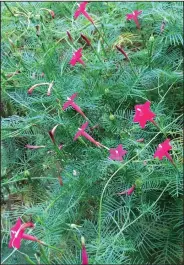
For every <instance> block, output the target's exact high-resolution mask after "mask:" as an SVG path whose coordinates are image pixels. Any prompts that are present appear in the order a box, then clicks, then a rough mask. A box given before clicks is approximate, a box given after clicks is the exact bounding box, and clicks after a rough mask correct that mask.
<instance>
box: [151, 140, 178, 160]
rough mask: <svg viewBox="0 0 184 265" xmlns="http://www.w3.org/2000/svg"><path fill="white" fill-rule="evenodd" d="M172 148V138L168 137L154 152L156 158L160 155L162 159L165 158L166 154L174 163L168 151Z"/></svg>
mask: <svg viewBox="0 0 184 265" xmlns="http://www.w3.org/2000/svg"><path fill="white" fill-rule="evenodd" d="M171 149H172V146H171V145H170V139H166V140H165V141H164V142H163V143H161V144H159V145H158V147H157V150H156V152H155V154H154V158H155V157H158V158H159V159H160V160H162V159H163V157H164V156H166V157H167V158H168V159H169V161H171V163H172V164H173V160H172V157H171V156H170V154H169V153H168V151H169V150H171Z"/></svg>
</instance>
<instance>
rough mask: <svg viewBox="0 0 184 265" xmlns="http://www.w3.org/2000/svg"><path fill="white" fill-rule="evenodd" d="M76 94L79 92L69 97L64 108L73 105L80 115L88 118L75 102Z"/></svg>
mask: <svg viewBox="0 0 184 265" xmlns="http://www.w3.org/2000/svg"><path fill="white" fill-rule="evenodd" d="M76 96H77V93H75V94H73V95H72V96H71V97H70V98H69V97H67V100H68V101H67V102H65V103H64V105H63V108H62V109H63V110H65V109H67V108H68V107H70V106H71V107H72V108H73V109H75V110H76V111H77V112H78V113H80V115H82V116H83V117H84V118H85V119H86V118H87V117H86V116H85V114H84V113H83V112H82V110H81V109H80V107H79V106H78V105H77V104H76V103H75V102H74V99H75V98H76Z"/></svg>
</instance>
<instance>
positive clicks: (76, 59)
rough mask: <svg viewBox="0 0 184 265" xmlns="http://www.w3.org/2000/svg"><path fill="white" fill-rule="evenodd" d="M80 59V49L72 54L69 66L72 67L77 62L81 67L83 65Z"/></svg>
mask: <svg viewBox="0 0 184 265" xmlns="http://www.w3.org/2000/svg"><path fill="white" fill-rule="evenodd" d="M81 57H82V48H80V49H78V50H77V51H76V52H74V53H73V56H72V59H71V60H70V64H71V65H73V66H74V65H76V63H77V62H78V63H80V64H82V65H85V64H84V61H83V60H82V59H81Z"/></svg>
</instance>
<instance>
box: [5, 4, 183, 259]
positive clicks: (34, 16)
mask: <svg viewBox="0 0 184 265" xmlns="http://www.w3.org/2000/svg"><path fill="white" fill-rule="evenodd" d="M41 8H48V9H51V10H53V11H54V13H55V18H54V19H53V18H52V17H51V15H50V14H49V12H48V11H46V10H43V9H41ZM76 8H77V4H76V3H74V2H70V3H69V2H68V3H64V2H63V3H61V2H60V3H58V2H56V3H54V2H53V3H52V2H45V3H44V2H43V3H41V2H39V3H37V2H24V3H11V5H10V3H5V4H4V3H3V4H2V44H1V49H2V102H1V113H2V145H1V153H2V166H1V183H2V184H1V185H2V206H1V209H2V224H1V226H2V250H3V251H2V257H3V258H2V259H5V258H6V257H7V256H8V255H9V254H10V253H11V252H12V250H11V249H8V247H7V245H8V241H9V231H10V228H11V227H12V225H13V224H14V223H15V222H16V220H17V218H18V217H21V218H22V220H23V221H24V222H26V221H28V220H29V219H30V216H32V219H33V221H34V223H36V227H35V229H34V230H32V231H31V234H32V235H35V236H37V237H38V238H39V239H41V240H43V241H44V242H46V243H47V244H48V245H50V246H54V247H57V249H59V251H58V250H56V249H53V248H50V247H43V248H40V246H39V245H38V244H37V243H34V242H31V241H22V245H21V252H22V253H26V254H27V255H28V256H29V259H31V260H32V262H34V264H39V259H40V263H41V264H80V263H81V257H80V253H81V244H80V233H81V234H83V235H84V236H85V239H86V248H87V251H88V255H89V262H90V264H181V263H182V242H183V234H182V227H183V221H182V174H181V172H182V164H183V159H182V128H181V124H182V111H183V102H182V98H183V96H182V82H183V76H182V63H183V61H182V52H183V39H182V38H183V37H182V28H183V25H182V21H183V20H182V11H183V3H180V2H128V3H126V2H94V3H92V2H91V3H89V4H88V6H87V10H88V12H89V14H90V15H91V16H92V18H93V19H94V21H95V25H96V26H95V27H94V25H92V24H91V23H90V22H89V21H88V20H87V19H86V18H85V17H83V16H79V18H78V19H77V20H74V19H73V14H74V11H75V10H76ZM133 10H142V11H143V12H142V14H141V15H140V16H139V22H140V25H141V29H140V30H138V29H137V28H136V25H135V23H134V22H133V21H130V22H128V21H126V14H127V13H131V12H132V11H133ZM163 20H164V21H165V28H164V30H163V32H162V33H161V32H160V28H161V25H162V22H163ZM67 30H68V31H70V33H71V35H72V38H73V42H71V41H70V40H69V39H68V36H67V34H66V32H67ZM81 33H82V34H84V35H85V36H87V37H88V38H89V39H90V40H91V44H92V46H87V45H86V44H85V41H84V40H83V39H82V38H81V37H80V34H81ZM152 36H153V37H154V38H152ZM150 37H151V39H150ZM117 44H118V45H121V46H122V47H123V48H124V50H125V51H126V52H127V54H128V56H129V58H130V61H127V60H125V59H124V56H123V55H122V54H121V53H120V52H119V51H118V50H117V49H116V48H115V45H117ZM80 47H83V60H84V62H85V67H84V66H82V65H80V64H76V65H75V66H74V67H72V66H70V65H69V61H70V59H71V57H72V53H73V52H74V51H75V50H77V49H79V48H80ZM17 71H18V72H17ZM12 73H14V74H12ZM42 73H44V76H43V75H42ZM52 81H53V82H54V85H53V90H52V93H51V96H47V94H46V93H47V86H40V87H38V88H36V89H35V90H34V91H33V93H32V95H28V94H27V91H28V89H29V88H30V87H31V86H33V85H34V84H38V83H42V82H49V83H50V82H52ZM76 92H78V97H77V98H76V103H77V104H78V105H79V106H80V107H81V109H82V110H83V112H84V113H85V115H86V116H87V117H88V118H89V120H90V123H89V125H90V126H89V127H92V126H95V125H96V124H98V127H97V128H95V129H93V130H90V129H88V132H89V134H90V135H91V136H93V138H94V139H96V140H97V141H99V142H101V143H102V144H103V145H105V146H108V147H109V148H114V147H116V146H118V144H123V147H124V148H125V149H126V150H127V151H128V152H127V154H126V156H125V157H124V160H123V161H122V162H118V161H113V160H110V159H108V156H109V153H108V150H106V149H103V148H98V147H96V146H95V145H93V144H92V143H90V142H89V141H87V140H86V139H85V138H82V139H79V140H77V141H75V142H74V141H73V138H74V135H75V133H76V132H77V129H78V128H79V127H80V126H81V125H82V124H83V123H84V121H85V120H84V118H83V117H82V116H80V114H78V113H76V112H75V111H74V110H72V109H68V110H67V111H63V110H62V105H63V103H64V102H66V98H67V97H69V96H71V95H72V94H73V93H76ZM147 100H149V101H151V109H152V111H153V112H154V113H156V118H155V121H156V122H157V124H158V125H159V127H160V128H161V131H159V130H158V128H156V127H155V126H154V125H153V124H152V123H150V122H148V123H147V125H146V127H145V129H141V128H140V126H139V124H137V123H133V115H134V106H135V105H136V104H142V103H144V102H145V101H147ZM56 124H60V126H58V128H57V130H56V134H55V139H56V142H57V144H60V143H63V144H64V146H63V148H62V149H61V150H58V149H57V146H54V145H53V143H52V141H51V139H50V137H49V134H48V131H49V130H51V129H52V128H53V127H54V126H55V125H56ZM166 137H168V138H170V139H171V144H172V151H171V152H170V154H171V156H172V158H173V160H174V162H175V164H176V167H177V168H175V167H174V166H173V165H172V164H171V163H170V161H169V160H167V159H166V158H164V159H163V160H162V161H160V160H158V159H154V158H153V154H154V152H155V150H156V148H157V146H158V144H159V143H161V142H163V141H164V140H165V139H166ZM140 138H144V141H143V142H137V140H138V139H140ZM26 144H30V145H38V146H39V145H44V146H46V147H45V148H42V149H38V150H29V149H26V148H25V145H26ZM58 176H62V180H63V186H60V184H59V182H58ZM134 183H135V184H136V189H135V191H134V193H133V194H132V195H131V196H126V195H124V196H119V195H117V193H118V192H120V191H122V190H125V189H127V188H129V187H131V186H132V185H133V184H134ZM69 224H77V225H80V226H81V227H79V230H80V232H79V231H78V230H76V229H74V228H71V227H70V226H69ZM35 253H36V255H35ZM28 256H25V255H24V254H21V253H20V252H19V251H15V253H14V254H13V255H11V257H10V258H9V259H8V260H7V263H6V262H5V264H30V262H31V261H30V260H28Z"/></svg>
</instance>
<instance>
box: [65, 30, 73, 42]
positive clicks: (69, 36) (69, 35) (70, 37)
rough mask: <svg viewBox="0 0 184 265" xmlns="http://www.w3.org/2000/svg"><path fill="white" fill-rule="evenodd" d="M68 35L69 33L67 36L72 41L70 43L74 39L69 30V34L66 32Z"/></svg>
mask: <svg viewBox="0 0 184 265" xmlns="http://www.w3.org/2000/svg"><path fill="white" fill-rule="evenodd" d="M66 33H67V35H68V38H69V40H70V41H73V39H72V36H71V34H70V32H69V31H68V30H67V32H66Z"/></svg>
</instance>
